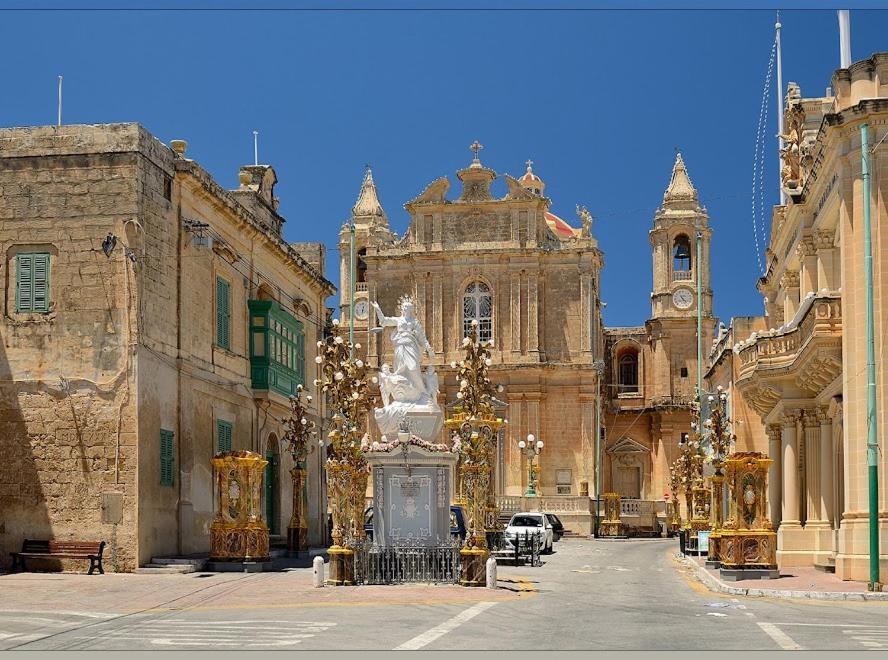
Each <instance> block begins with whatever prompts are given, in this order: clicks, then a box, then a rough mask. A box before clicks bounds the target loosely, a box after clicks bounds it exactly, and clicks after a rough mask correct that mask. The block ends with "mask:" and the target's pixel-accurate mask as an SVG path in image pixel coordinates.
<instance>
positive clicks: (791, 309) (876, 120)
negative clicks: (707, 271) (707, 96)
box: [710, 53, 888, 581]
mask: <svg viewBox="0 0 888 660" xmlns="http://www.w3.org/2000/svg"><path fill="white" fill-rule="evenodd" d="M864 124H867V125H868V126H869V137H870V145H871V147H870V148H871V156H870V158H871V172H872V175H871V176H872V178H871V181H872V189H871V190H872V192H871V199H870V200H869V204H870V208H871V216H872V219H873V231H872V241H873V246H872V254H873V257H874V290H875V336H876V338H877V340H876V341H877V345H876V353H877V359H876V366H877V378H876V384H877V393H878V402H877V404H878V405H877V418H876V421H877V423H878V429H879V431H880V435H881V436H883V437H884V430H885V428H886V426H885V425H886V423H888V416H886V402H888V389H886V388H888V370H886V369H885V367H884V361H883V360H882V359H881V358H880V357H878V356H879V355H881V354H882V353H881V349H880V348H879V346H880V345H881V341H882V339H881V338H882V337H884V336H885V332H886V327H888V325H886V324H888V307H886V306H885V303H884V296H882V295H881V292H882V291H885V290H886V286H888V238H886V236H885V232H882V231H881V224H880V223H881V221H882V219H883V218H885V217H886V210H888V209H886V207H885V196H886V193H888V181H886V178H885V177H884V176H880V172H884V171H886V168H888V148H886V145H885V142H884V141H883V140H884V139H885V138H886V137H888V53H877V54H875V55H873V56H872V57H870V58H869V59H866V60H862V61H860V62H856V63H854V64H852V65H851V66H850V67H849V68H848V69H839V70H837V71H836V72H835V73H834V74H833V77H832V84H831V94H829V95H828V96H826V97H817V98H803V97H802V95H801V90H800V89H799V88H798V86H797V85H795V84H794V83H790V84H789V86H788V91H787V94H786V106H785V115H784V130H783V138H784V140H785V149H784V150H783V151H782V153H781V164H782V170H781V174H782V180H783V187H784V192H785V203H784V204H781V205H778V206H776V207H775V208H774V210H773V215H772V219H771V232H770V237H769V241H768V247H767V252H766V254H767V264H766V272H765V274H764V275H763V276H762V277H761V278H760V279H759V281H758V289H759V291H760V292H761V294H762V296H763V298H764V305H765V310H766V315H765V316H764V317H763V318H761V319H757V320H755V323H754V324H750V323H748V322H744V323H743V324H742V325H745V326H746V327H744V328H742V329H741V327H740V325H738V324H737V323H736V320H735V324H734V328H732V331H731V333H730V335H731V336H730V337H729V336H728V334H729V333H727V332H725V337H724V342H723V346H721V347H716V350H714V351H713V369H712V370H711V372H710V373H711V374H713V375H715V374H716V372H717V371H719V369H720V368H719V367H718V366H717V363H718V362H719V361H721V360H722V359H724V358H722V356H723V355H727V353H726V351H727V350H731V351H732V352H733V354H734V355H733V356H732V357H729V358H728V359H730V360H732V361H733V363H734V365H735V370H734V372H733V374H732V379H733V387H734V389H735V390H737V391H739V393H740V394H741V395H742V398H743V400H744V401H745V402H747V403H748V405H749V406H750V407H751V408H752V410H753V411H754V413H755V415H750V416H749V417H747V420H748V421H749V423H750V424H755V423H758V424H760V425H761V427H762V429H763V430H765V431H766V433H767V436H768V447H769V449H768V453H769V455H770V456H771V458H773V459H774V464H773V466H772V469H771V474H770V491H769V498H770V500H771V519H772V521H773V522H774V523H775V524H778V523H779V528H778V550H777V557H778V562H779V564H780V565H781V566H783V567H791V566H798V565H811V564H814V565H817V566H821V567H822V568H824V569H825V570H834V571H835V572H836V574H837V575H838V576H839V577H842V578H844V579H854V580H866V579H867V578H868V575H869V573H868V561H869V541H868V533H869V524H868V519H867V517H868V510H869V507H868V501H867V459H866V442H867V419H866V399H867V397H866V371H867V369H866V329H865V326H864V318H865V315H864V306H865V296H864V291H865V290H864V268H863V254H864V249H863V245H864V239H863V206H864V199H863V176H862V158H861V126H862V125H864ZM883 448H884V444H883ZM886 468H888V458H886V455H885V452H884V449H883V451H882V452H881V453H879V454H878V471H879V474H880V480H881V483H880V490H879V511H880V513H879V523H878V524H879V536H880V547H881V554H880V558H881V559H880V563H881V570H882V575H883V581H884V575H885V574H886V570H888V554H886V552H888V550H886V548H888V514H886V513H885V512H886V511H888V493H886V489H885V476H884V475H885V474H886Z"/></svg>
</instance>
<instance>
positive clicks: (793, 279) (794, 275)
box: [780, 270, 799, 289]
mask: <svg viewBox="0 0 888 660" xmlns="http://www.w3.org/2000/svg"><path fill="white" fill-rule="evenodd" d="M780 288H781V289H798V288H799V271H797V270H787V271H784V273H783V275H781V276H780Z"/></svg>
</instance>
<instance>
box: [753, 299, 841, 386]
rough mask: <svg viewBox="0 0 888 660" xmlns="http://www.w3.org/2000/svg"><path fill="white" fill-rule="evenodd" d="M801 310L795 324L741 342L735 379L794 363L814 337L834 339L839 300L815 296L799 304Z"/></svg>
mask: <svg viewBox="0 0 888 660" xmlns="http://www.w3.org/2000/svg"><path fill="white" fill-rule="evenodd" d="M802 304H803V305H804V306H805V308H804V309H803V311H802V316H801V320H799V322H798V323H797V325H795V326H793V327H791V328H788V329H786V330H783V331H779V332H775V331H770V332H769V333H767V334H762V335H760V336H756V337H755V339H753V340H752V341H749V340H747V342H748V343H741V345H740V349H739V351H738V357H739V358H740V371H739V378H738V379H743V378H746V377H747V376H749V375H751V374H752V372H754V371H755V370H756V369H759V368H779V367H785V366H788V365H790V364H792V362H793V361H794V360H795V358H796V356H797V355H798V352H799V350H800V349H801V348H803V347H804V346H806V345H807V344H808V342H809V341H810V340H811V339H812V338H813V337H817V336H836V334H837V332H838V331H840V330H841V327H842V299H841V298H840V297H838V296H836V295H828V296H817V297H815V298H811V299H808V300H805V301H803V302H802Z"/></svg>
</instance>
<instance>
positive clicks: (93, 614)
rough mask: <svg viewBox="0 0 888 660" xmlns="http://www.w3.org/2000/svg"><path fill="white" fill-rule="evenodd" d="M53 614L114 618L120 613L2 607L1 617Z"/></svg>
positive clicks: (0, 610)
mask: <svg viewBox="0 0 888 660" xmlns="http://www.w3.org/2000/svg"><path fill="white" fill-rule="evenodd" d="M7 613H8V614H53V615H59V616H85V617H87V618H90V619H113V618H114V617H116V616H120V614H119V613H118V614H109V613H107V612H80V611H75V610H20V609H11V608H4V609H0V618H2V617H3V615H4V614H7Z"/></svg>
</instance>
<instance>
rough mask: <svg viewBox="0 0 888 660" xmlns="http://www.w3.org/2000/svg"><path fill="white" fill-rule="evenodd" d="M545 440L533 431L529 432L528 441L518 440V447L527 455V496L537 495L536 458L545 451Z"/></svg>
mask: <svg viewBox="0 0 888 660" xmlns="http://www.w3.org/2000/svg"><path fill="white" fill-rule="evenodd" d="M543 446H544V444H543V441H542V440H537V439H536V438H535V437H534V435H533V433H530V434H528V436H527V442H525V441H524V440H519V441H518V449H520V450H522V451H523V452H524V453H525V455H526V456H527V492H526V493H525V495H526V496H527V497H536V495H537V491H536V482H537V471H538V467H537V466H536V459H537V457H538V456H539V455H540V453H541V452H542V451H543Z"/></svg>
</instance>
